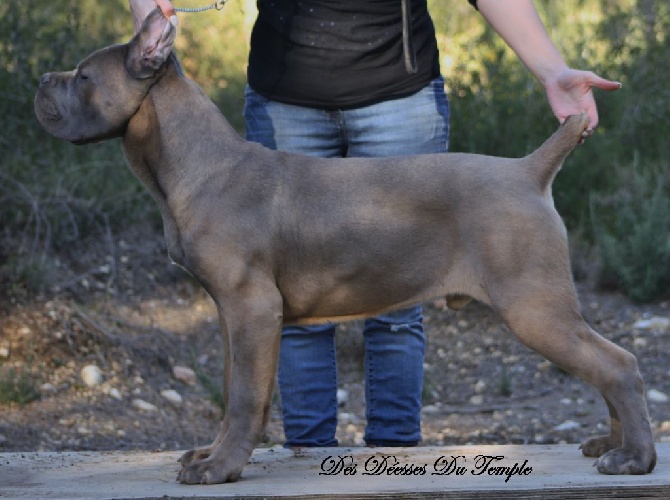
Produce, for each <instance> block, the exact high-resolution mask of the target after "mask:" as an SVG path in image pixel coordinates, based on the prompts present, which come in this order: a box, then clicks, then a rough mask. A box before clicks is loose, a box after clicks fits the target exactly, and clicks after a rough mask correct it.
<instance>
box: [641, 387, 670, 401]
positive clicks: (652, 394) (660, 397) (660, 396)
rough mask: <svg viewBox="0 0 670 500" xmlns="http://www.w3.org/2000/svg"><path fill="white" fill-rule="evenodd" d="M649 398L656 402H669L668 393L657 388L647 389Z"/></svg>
mask: <svg viewBox="0 0 670 500" xmlns="http://www.w3.org/2000/svg"><path fill="white" fill-rule="evenodd" d="M647 399H648V400H649V401H652V402H654V403H667V402H668V399H670V398H668V395H667V394H665V393H663V392H661V391H659V390H656V389H649V390H648V391H647Z"/></svg>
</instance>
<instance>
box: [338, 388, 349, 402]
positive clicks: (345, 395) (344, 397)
mask: <svg viewBox="0 0 670 500" xmlns="http://www.w3.org/2000/svg"><path fill="white" fill-rule="evenodd" d="M348 400H349V391H347V390H345V389H338V390H337V404H338V405H343V404H344V403H346V402H347V401H348Z"/></svg>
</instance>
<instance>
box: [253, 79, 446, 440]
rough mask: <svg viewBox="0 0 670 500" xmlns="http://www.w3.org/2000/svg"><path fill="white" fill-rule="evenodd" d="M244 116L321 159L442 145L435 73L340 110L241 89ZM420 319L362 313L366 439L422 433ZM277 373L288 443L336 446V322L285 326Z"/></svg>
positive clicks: (268, 142)
mask: <svg viewBox="0 0 670 500" xmlns="http://www.w3.org/2000/svg"><path fill="white" fill-rule="evenodd" d="M244 116H245V119H246V136H247V139H248V140H250V141H255V142H259V143H261V144H263V145H265V146H267V147H269V148H272V149H277V150H281V151H289V152H294V153H302V154H306V155H312V156H322V157H382V156H402V155H412V154H420V153H438V152H444V151H446V149H447V143H448V134H449V106H448V103H447V97H446V95H445V92H444V81H443V80H442V78H438V79H436V80H434V81H433V82H431V83H430V84H429V85H427V86H426V87H425V88H424V89H422V90H420V91H419V92H417V93H415V94H413V95H410V96H408V97H403V98H399V99H394V100H390V101H384V102H380V103H377V104H373V105H370V106H365V107H361V108H356V109H347V110H321V109H313V108H305V107H299V106H293V105H289V104H283V103H279V102H276V101H272V100H270V99H267V98H264V97H262V96H260V95H259V94H257V93H256V92H254V91H253V90H252V89H251V88H249V87H247V92H246V106H245V110H244ZM422 322H423V316H422V312H421V307H420V306H416V307H412V308H409V309H404V310H401V311H394V312H391V313H388V314H384V315H382V316H378V317H376V318H371V319H368V320H366V321H365V325H364V330H363V336H364V340H365V397H366V418H367V427H366V432H365V436H364V439H365V441H366V443H367V444H368V445H375V446H412V445H416V444H417V443H418V442H419V441H420V440H421V413H420V412H421V395H422V391H423V360H424V348H425V337H424V333H423V324H422ZM278 378H279V390H280V394H281V400H282V413H283V419H284V433H285V435H286V443H285V444H286V446H337V440H336V439H335V431H336V430H337V366H336V356H335V325H333V324H326V325H318V326H309V327H302V326H288V327H285V328H284V329H283V331H282V339H281V351H280V358H279V377H278Z"/></svg>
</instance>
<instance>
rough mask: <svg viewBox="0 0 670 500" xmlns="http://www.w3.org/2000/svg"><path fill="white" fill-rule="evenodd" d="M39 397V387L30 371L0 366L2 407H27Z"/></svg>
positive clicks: (0, 400) (0, 401)
mask: <svg viewBox="0 0 670 500" xmlns="http://www.w3.org/2000/svg"><path fill="white" fill-rule="evenodd" d="M39 397H40V391H39V387H38V384H37V382H36V381H35V377H34V376H33V374H32V373H31V372H30V369H28V368H26V367H21V368H15V367H4V366H0V405H8V404H12V403H15V404H19V405H26V404H28V403H31V402H33V401H35V400H36V399H39Z"/></svg>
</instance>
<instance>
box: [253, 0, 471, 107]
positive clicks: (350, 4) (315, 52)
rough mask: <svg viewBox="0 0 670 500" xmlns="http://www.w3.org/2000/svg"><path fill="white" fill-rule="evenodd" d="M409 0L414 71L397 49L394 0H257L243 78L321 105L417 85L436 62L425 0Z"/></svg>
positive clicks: (359, 102) (277, 94) (290, 99)
mask: <svg viewBox="0 0 670 500" xmlns="http://www.w3.org/2000/svg"><path fill="white" fill-rule="evenodd" d="M469 1H470V3H472V4H473V5H474V4H475V1H476V0H469ZM410 2H411V22H410V33H411V39H412V45H413V53H414V55H415V57H416V72H414V73H412V72H410V71H408V68H407V64H406V62H405V57H404V52H403V17H402V10H401V0H258V18H257V19H256V23H255V25H254V28H253V31H252V34H251V52H250V54H249V67H248V75H247V77H248V83H249V85H250V86H251V88H252V89H254V90H255V91H256V92H258V93H259V94H261V95H263V96H265V97H268V98H270V99H273V100H277V101H280V102H285V103H289V104H297V105H301V106H309V107H316V108H324V109H335V108H339V109H345V108H352V107H358V106H364V105H368V104H372V103H374V102H379V101H382V100H386V99H391V98H394V97H400V96H403V95H410V94H412V93H414V92H416V91H418V90H419V89H421V88H422V87H424V86H425V85H426V84H427V83H428V82H429V81H430V80H432V79H433V78H435V77H437V76H439V74H440V63H439V53H438V49H437V42H436V40H435V28H434V26H433V22H432V19H431V18H430V14H429V13H428V7H427V4H426V0H410Z"/></svg>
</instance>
